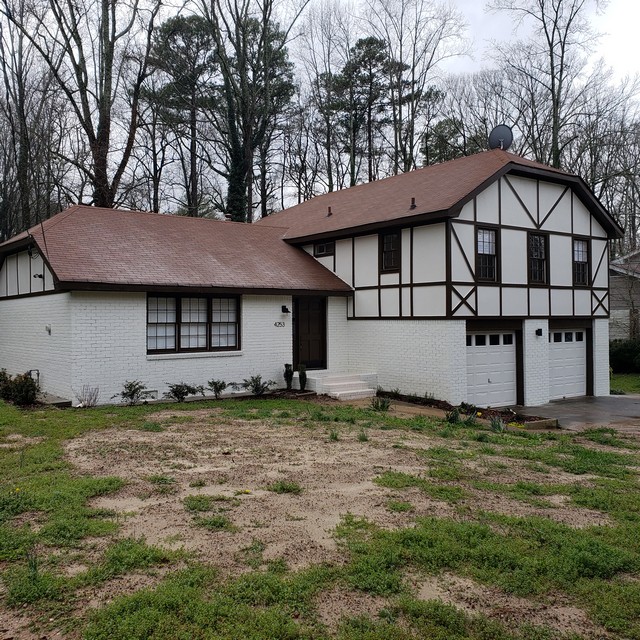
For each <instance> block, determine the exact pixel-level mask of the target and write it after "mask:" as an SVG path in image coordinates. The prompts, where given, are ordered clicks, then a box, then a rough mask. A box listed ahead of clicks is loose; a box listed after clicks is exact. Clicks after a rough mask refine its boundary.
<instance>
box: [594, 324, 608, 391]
mask: <svg viewBox="0 0 640 640" xmlns="http://www.w3.org/2000/svg"><path fill="white" fill-rule="evenodd" d="M593 371H594V380H593V395H594V396H608V395H609V389H610V381H609V320H607V319H606V318H596V319H595V320H594V321H593Z"/></svg>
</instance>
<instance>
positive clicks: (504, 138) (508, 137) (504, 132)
mask: <svg viewBox="0 0 640 640" xmlns="http://www.w3.org/2000/svg"><path fill="white" fill-rule="evenodd" d="M512 142H513V132H512V131H511V127H508V126H507V125H506V124H499V125H498V126H497V127H494V128H493V129H492V130H491V133H490V134H489V149H502V150H503V151H506V150H507V149H508V148H509V147H510V146H511V143H512Z"/></svg>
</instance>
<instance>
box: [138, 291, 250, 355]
mask: <svg viewBox="0 0 640 640" xmlns="http://www.w3.org/2000/svg"><path fill="white" fill-rule="evenodd" d="M239 348H240V302H239V299H238V298H237V297H232V296H224V297H217V296H216V297H209V296H207V297H204V296H197V297H195V296H184V297H182V296H149V297H148V298H147V352H148V353H171V352H192V351H233V350H237V349H239Z"/></svg>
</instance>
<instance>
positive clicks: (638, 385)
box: [610, 373, 640, 393]
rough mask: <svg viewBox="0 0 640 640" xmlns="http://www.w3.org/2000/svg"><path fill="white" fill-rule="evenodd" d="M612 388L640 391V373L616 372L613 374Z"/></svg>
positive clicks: (630, 391)
mask: <svg viewBox="0 0 640 640" xmlns="http://www.w3.org/2000/svg"><path fill="white" fill-rule="evenodd" d="M610 386H611V390H612V391H613V390H616V391H618V390H619V391H624V393H640V374H637V373H614V374H613V375H612V376H611V383H610Z"/></svg>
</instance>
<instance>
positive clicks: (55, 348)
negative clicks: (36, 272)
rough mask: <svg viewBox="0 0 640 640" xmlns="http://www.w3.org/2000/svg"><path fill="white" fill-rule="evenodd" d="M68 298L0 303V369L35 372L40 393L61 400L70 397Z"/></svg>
mask: <svg viewBox="0 0 640 640" xmlns="http://www.w3.org/2000/svg"><path fill="white" fill-rule="evenodd" d="M70 295H71V294H69V293H57V294H51V295H46V296H34V297H28V298H14V299H11V300H2V301H0V368H4V369H6V370H7V371H8V372H9V373H11V374H16V373H24V372H25V371H28V370H30V369H38V370H39V371H40V385H41V387H42V389H44V390H46V391H48V392H49V393H53V394H56V395H59V396H61V397H63V398H71V397H72V394H71V368H72V367H71V331H70V329H71V321H70V306H69V300H70ZM47 327H50V328H51V333H49V332H48V330H47Z"/></svg>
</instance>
